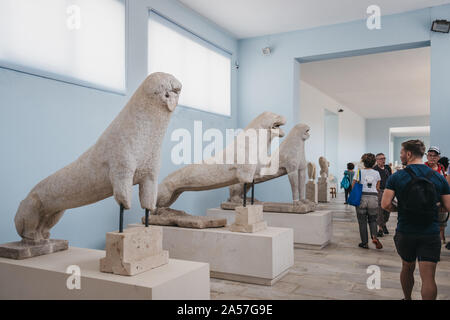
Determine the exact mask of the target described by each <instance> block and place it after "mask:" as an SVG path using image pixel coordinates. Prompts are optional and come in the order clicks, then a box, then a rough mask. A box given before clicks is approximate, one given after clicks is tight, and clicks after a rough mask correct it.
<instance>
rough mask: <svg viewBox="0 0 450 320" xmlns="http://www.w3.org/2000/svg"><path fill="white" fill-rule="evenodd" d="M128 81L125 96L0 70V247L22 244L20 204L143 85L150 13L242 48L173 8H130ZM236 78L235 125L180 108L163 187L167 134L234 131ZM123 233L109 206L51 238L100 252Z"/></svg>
mask: <svg viewBox="0 0 450 320" xmlns="http://www.w3.org/2000/svg"><path fill="white" fill-rule="evenodd" d="M127 5H128V7H127V10H128V16H127V18H128V21H127V23H128V28H129V29H128V32H127V35H128V37H127V41H128V47H127V78H128V82H127V84H128V90H127V94H126V95H125V96H121V95H118V94H113V93H107V92H102V91H99V90H95V89H89V88H85V87H81V86H77V85H72V84H67V83H62V82H59V81H54V80H49V79H44V78H41V77H37V76H32V75H27V74H24V73H19V72H15V71H11V70H6V69H2V68H0V147H1V150H2V153H1V154H2V159H1V166H0V177H1V181H2V183H1V184H0V194H1V195H2V196H1V199H2V209H1V214H0V243H3V242H7V241H13V240H18V239H19V237H18V235H17V234H16V231H15V228H14V223H13V219H14V215H15V213H16V210H17V207H18V205H19V203H20V201H21V200H22V199H24V198H25V197H26V195H27V194H28V192H29V191H30V190H31V189H32V188H33V186H34V185H35V184H36V183H38V182H39V181H40V180H42V179H43V178H45V177H47V176H48V175H50V174H51V173H53V172H55V171H56V170H58V169H60V168H62V167H63V166H65V165H67V164H68V163H70V162H72V161H73V160H75V159H76V158H77V157H78V156H79V155H81V154H82V153H83V152H84V151H85V150H86V149H87V148H89V147H90V146H91V145H92V144H94V143H95V141H96V140H97V138H98V137H99V136H100V134H101V133H102V132H103V131H104V130H105V129H106V127H107V126H108V125H109V123H110V122H111V121H112V120H113V119H114V117H115V116H116V115H117V114H118V113H119V111H120V110H121V109H122V107H123V106H124V105H125V104H126V102H127V101H128V99H129V97H130V96H131V95H132V93H133V92H134V90H135V89H136V88H137V87H138V86H139V84H140V83H141V81H142V80H143V79H144V78H145V77H146V70H147V36H146V34H147V17H148V9H150V8H153V9H156V10H157V11H158V12H160V13H162V14H164V15H165V16H167V17H169V18H171V19H172V20H174V21H176V22H178V23H179V24H181V25H182V26H184V27H186V28H188V29H190V30H191V31H193V32H195V33H197V34H198V35H200V36H202V37H204V38H205V39H207V40H210V41H211V42H213V43H215V44H217V45H219V46H221V47H223V48H224V49H226V50H228V51H230V52H233V53H234V55H233V62H234V60H235V59H236V58H237V55H236V53H237V45H238V43H237V40H236V39H234V38H233V37H232V36H230V35H228V34H227V33H226V32H224V31H222V30H221V29H219V28H218V27H216V26H215V25H213V24H211V23H210V22H208V21H207V20H206V19H204V18H202V17H200V16H199V15H198V14H196V13H194V12H192V11H190V10H189V9H186V8H185V7H184V6H182V5H181V4H179V3H178V2H176V1H173V0H145V1H144V0H133V1H128V4H127ZM236 80H237V76H236V72H235V71H232V117H230V118H227V117H222V116H217V115H213V114H208V113H204V112H200V111H193V110H190V109H186V108H184V109H183V108H177V110H176V112H175V114H174V115H173V118H172V119H171V122H170V125H169V129H168V132H167V133H166V137H165V140H164V146H163V151H162V154H163V157H162V167H161V173H160V177H159V178H160V180H161V179H162V178H164V177H165V176H167V175H168V174H169V173H170V172H172V171H174V170H175V169H176V166H175V165H173V164H172V162H171V160H170V150H171V148H172V146H173V145H174V144H175V142H170V133H171V132H172V130H173V129H176V128H180V127H181V128H186V129H189V130H190V131H191V132H192V128H193V121H194V120H202V121H203V128H204V130H206V129H208V128H212V127H213V128H218V129H221V130H224V129H226V128H235V127H236V125H237V111H236V110H237V105H236V101H237V100H236V99H237V96H236V92H237V86H236V85H237V81H236ZM133 196H134V199H133V206H132V209H131V210H130V211H126V215H125V223H132V222H137V221H138V220H139V218H140V217H141V216H142V214H143V210H141V209H140V205H139V201H138V196H137V188H135V189H134V193H133ZM226 196H227V193H226V190H225V189H221V190H214V191H209V192H197V193H195V194H194V193H187V194H185V195H183V196H181V198H180V199H179V200H178V201H177V202H176V203H175V205H174V208H178V209H183V210H186V211H188V212H190V213H193V214H205V210H206V209H207V208H210V207H215V206H217V205H218V204H219V203H220V202H221V201H222V200H224V199H225V198H226ZM117 228H118V206H117V204H116V203H115V201H114V200H113V199H112V198H109V199H106V200H103V201H101V202H98V203H96V204H92V205H89V206H86V207H81V208H77V209H71V210H67V211H66V213H65V215H64V217H63V218H62V220H61V221H60V222H59V223H58V224H57V225H56V226H55V227H54V228H53V229H52V238H60V239H68V240H69V241H70V244H71V245H74V246H80V247H88V248H103V246H104V239H105V233H106V232H108V231H113V230H116V229H117Z"/></svg>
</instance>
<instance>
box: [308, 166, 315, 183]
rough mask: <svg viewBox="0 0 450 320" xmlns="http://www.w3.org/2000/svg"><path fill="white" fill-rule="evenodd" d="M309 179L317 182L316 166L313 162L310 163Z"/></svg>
mask: <svg viewBox="0 0 450 320" xmlns="http://www.w3.org/2000/svg"><path fill="white" fill-rule="evenodd" d="M308 178H309V180H312V181H314V180H316V165H315V164H314V163H312V162H308Z"/></svg>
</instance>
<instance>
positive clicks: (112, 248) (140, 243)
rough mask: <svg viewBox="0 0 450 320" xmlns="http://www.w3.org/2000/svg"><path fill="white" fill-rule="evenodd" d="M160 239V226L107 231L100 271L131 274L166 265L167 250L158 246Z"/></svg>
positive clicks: (160, 242)
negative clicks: (120, 231) (104, 255)
mask: <svg viewBox="0 0 450 320" xmlns="http://www.w3.org/2000/svg"><path fill="white" fill-rule="evenodd" d="M162 238H163V236H162V228H161V227H156V226H149V227H148V228H146V227H134V228H128V229H125V230H124V231H123V233H119V232H108V233H107V234H106V257H104V258H102V259H101V260H100V271H101V272H108V273H114V274H119V275H125V276H133V275H136V274H139V273H142V272H145V271H148V270H150V269H153V268H156V267H160V266H162V265H164V264H167V263H168V261H169V253H168V252H167V251H164V250H163V249H162Z"/></svg>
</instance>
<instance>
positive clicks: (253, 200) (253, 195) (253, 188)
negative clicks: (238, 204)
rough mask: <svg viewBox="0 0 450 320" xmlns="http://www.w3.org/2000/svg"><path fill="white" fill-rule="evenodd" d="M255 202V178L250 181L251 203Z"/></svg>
mask: <svg viewBox="0 0 450 320" xmlns="http://www.w3.org/2000/svg"><path fill="white" fill-rule="evenodd" d="M254 203H255V180H253V182H252V200H251V204H252V205H253V204H254Z"/></svg>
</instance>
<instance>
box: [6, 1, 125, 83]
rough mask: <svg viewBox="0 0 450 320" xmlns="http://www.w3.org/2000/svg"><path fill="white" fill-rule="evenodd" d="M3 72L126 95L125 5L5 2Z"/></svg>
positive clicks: (123, 3) (120, 2)
mask: <svg viewBox="0 0 450 320" xmlns="http://www.w3.org/2000/svg"><path fill="white" fill-rule="evenodd" d="M0 67H4V68H9V69H13V70H18V71H22V72H26V73H30V74H36V75H39V76H44V77H48V78H52V79H57V80H61V81H65V82H70V83H76V84H79V85H84V86H88V87H94V88H99V89H103V90H108V91H114V92H124V91H125V0H95V1H92V0H67V1H61V0H1V1H0Z"/></svg>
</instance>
